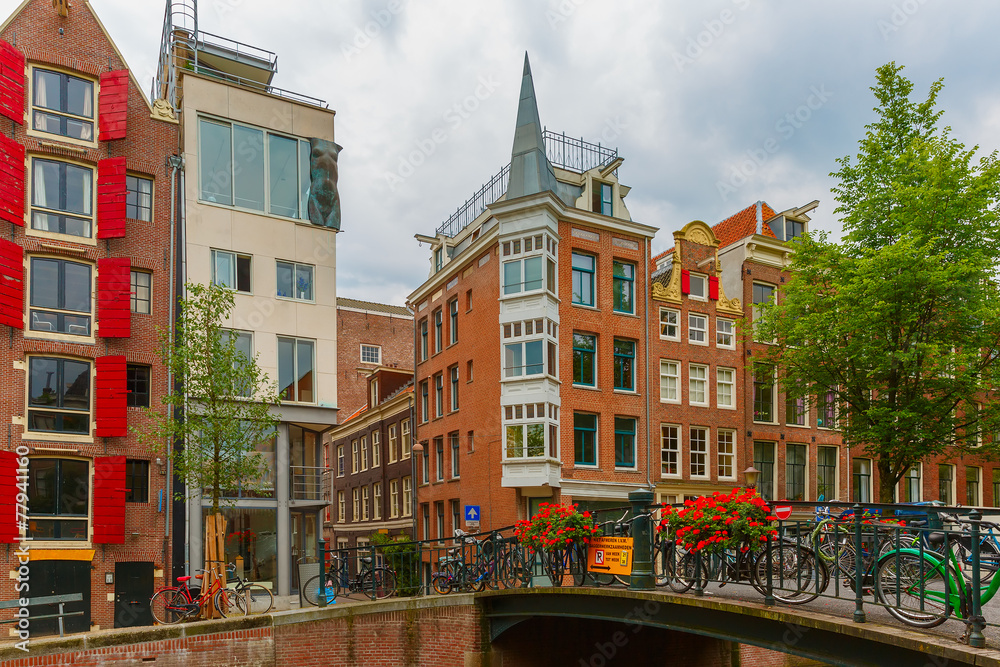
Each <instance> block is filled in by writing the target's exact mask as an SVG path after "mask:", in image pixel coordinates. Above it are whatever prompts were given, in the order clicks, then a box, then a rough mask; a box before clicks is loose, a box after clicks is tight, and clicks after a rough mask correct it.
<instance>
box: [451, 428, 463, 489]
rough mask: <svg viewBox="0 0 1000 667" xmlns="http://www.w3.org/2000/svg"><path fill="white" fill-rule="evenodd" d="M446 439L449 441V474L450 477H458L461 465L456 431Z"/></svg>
mask: <svg viewBox="0 0 1000 667" xmlns="http://www.w3.org/2000/svg"><path fill="white" fill-rule="evenodd" d="M448 440H450V441H451V476H452V478H458V477H460V476H461V465H462V462H461V460H460V458H461V457H460V456H459V454H460V452H459V446H458V431H455V432H454V433H452V434H450V435H449V436H448Z"/></svg>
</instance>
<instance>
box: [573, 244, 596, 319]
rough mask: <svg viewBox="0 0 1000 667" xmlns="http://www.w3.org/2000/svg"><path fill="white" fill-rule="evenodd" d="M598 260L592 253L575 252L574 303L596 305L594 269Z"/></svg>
mask: <svg viewBox="0 0 1000 667" xmlns="http://www.w3.org/2000/svg"><path fill="white" fill-rule="evenodd" d="M596 265H597V260H596V259H595V258H594V257H593V256H592V255H582V254H580V253H576V252H574V253H573V296H572V299H573V303H575V304H578V305H581V306H593V305H594V269H595V267H596Z"/></svg>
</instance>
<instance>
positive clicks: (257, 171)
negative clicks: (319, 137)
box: [199, 118, 312, 219]
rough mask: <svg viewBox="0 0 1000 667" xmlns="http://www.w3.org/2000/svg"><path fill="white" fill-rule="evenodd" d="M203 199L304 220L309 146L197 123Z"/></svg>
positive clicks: (229, 125) (231, 127)
mask: <svg viewBox="0 0 1000 667" xmlns="http://www.w3.org/2000/svg"><path fill="white" fill-rule="evenodd" d="M199 130H200V137H199V139H200V152H199V155H200V159H201V163H200V165H199V168H200V173H201V199H203V200H204V201H208V202H213V203H216V204H222V205H224V206H238V207H240V208H247V209H251V210H254V211H266V212H268V213H270V214H271V215H280V216H282V217H286V218H298V219H305V218H306V217H308V214H307V212H306V203H307V201H308V192H309V186H310V173H309V156H310V153H311V152H312V149H311V146H310V145H309V142H308V141H304V140H300V139H294V138H291V137H286V136H282V135H280V134H274V133H271V132H265V131H264V130H261V129H258V128H255V127H249V126H246V125H237V124H236V123H225V122H220V121H215V120H208V119H207V118H202V119H200V123H199Z"/></svg>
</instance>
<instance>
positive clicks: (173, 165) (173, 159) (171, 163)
mask: <svg viewBox="0 0 1000 667" xmlns="http://www.w3.org/2000/svg"><path fill="white" fill-rule="evenodd" d="M183 163H184V161H183V158H181V157H180V156H179V155H171V156H169V157H167V166H168V167H170V283H169V285H170V288H169V289H170V308H169V313H170V315H169V319H168V322H169V323H170V324H169V325H168V326H169V327H170V328H169V329H168V334H167V335H168V337H169V338H168V340H169V341H170V345H171V346H172V345H173V343H174V326H175V324H176V323H175V321H174V305H175V301H176V299H175V298H174V272H175V269H176V261H177V247H176V246H175V245H174V242H175V236H176V235H175V225H176V224H177V172H178V171H179V170H180V168H181V165H183ZM173 389H174V377H173V373H172V372H171V369H170V366H167V391H168V392H172V391H173ZM171 416H174V415H171ZM173 445H174V443H173V442H172V441H168V442H167V457H166V458H167V469H166V475H165V478H164V495H165V496H166V497H165V498H164V499H163V508H164V509H163V511H164V522H163V526H164V528H163V530H164V532H163V536H164V537H165V538H169V537H170V506H171V505H172V504H173V495H174V494H173V493H172V488H171V487H172V486H173V459H172V457H171V456H170V454H172V450H173Z"/></svg>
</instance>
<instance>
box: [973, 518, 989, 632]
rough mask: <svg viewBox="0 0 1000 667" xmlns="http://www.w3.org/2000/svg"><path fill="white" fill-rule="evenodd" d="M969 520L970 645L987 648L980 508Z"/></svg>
mask: <svg viewBox="0 0 1000 667" xmlns="http://www.w3.org/2000/svg"><path fill="white" fill-rule="evenodd" d="M969 520H970V521H971V522H972V527H971V529H970V531H969V532H970V535H969V537H970V538H971V540H972V615H971V617H970V618H969V623H970V632H969V646H971V647H972V648H986V637H985V636H983V629H984V628H985V627H986V619H985V618H983V608H982V598H981V595H982V589H980V583H981V582H980V577H979V566H980V562H979V559H980V550H979V539H980V535H979V522H980V521H982V520H983V513H982V512H980V511H979V510H972V511H971V512H969Z"/></svg>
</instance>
